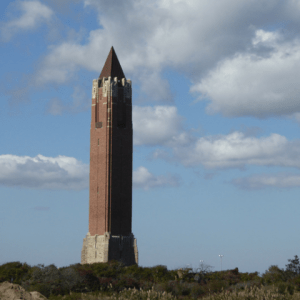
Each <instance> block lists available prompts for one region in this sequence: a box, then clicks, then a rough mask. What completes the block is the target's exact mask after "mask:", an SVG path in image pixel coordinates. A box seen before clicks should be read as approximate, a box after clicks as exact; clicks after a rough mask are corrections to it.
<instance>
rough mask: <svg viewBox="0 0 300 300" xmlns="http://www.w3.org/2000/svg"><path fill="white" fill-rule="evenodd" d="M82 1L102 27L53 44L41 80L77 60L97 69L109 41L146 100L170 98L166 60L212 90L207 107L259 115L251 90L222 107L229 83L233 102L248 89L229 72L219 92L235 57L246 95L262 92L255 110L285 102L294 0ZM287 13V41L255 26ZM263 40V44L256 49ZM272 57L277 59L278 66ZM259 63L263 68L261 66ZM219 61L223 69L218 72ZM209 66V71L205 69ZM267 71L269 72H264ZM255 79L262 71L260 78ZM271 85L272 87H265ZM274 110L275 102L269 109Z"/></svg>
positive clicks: (67, 70) (63, 76)
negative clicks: (85, 36) (82, 38)
mask: <svg viewBox="0 0 300 300" xmlns="http://www.w3.org/2000/svg"><path fill="white" fill-rule="evenodd" d="M84 3H85V9H89V8H91V9H95V10H96V11H97V14H98V20H99V26H100V29H96V30H93V31H91V32H90V34H89V37H88V40H87V42H86V43H84V44H82V43H80V42H78V41H74V42H63V43H61V44H60V45H56V46H53V47H51V50H50V53H49V54H48V55H47V56H46V57H45V59H44V61H43V62H42V64H41V65H40V69H39V72H38V74H37V81H38V83H39V84H41V83H47V82H55V83H65V82H67V81H68V80H70V79H71V78H72V75H73V74H74V72H76V71H77V70H79V69H80V68H85V69H88V70H91V71H95V72H97V73H98V72H100V70H101V68H102V66H103V64H104V60H105V58H106V55H107V53H108V51H109V47H110V46H111V45H114V47H115V49H116V51H117V54H118V56H119V58H120V60H121V63H122V66H123V69H124V71H125V74H126V75H127V77H130V78H132V79H133V80H136V82H139V83H140V85H141V90H142V91H144V92H145V93H147V94H148V95H149V100H151V101H170V97H171V96H170V95H171V94H170V91H169V86H168V82H167V81H166V80H164V79H163V76H162V72H163V71H164V70H165V69H166V68H172V69H174V70H177V71H179V72H180V73H183V74H185V75H187V76H188V77H189V78H190V79H191V80H192V81H193V82H194V84H195V86H194V91H196V92H197V93H203V94H206V95H207V96H209V97H210V96H211V97H212V99H213V100H212V101H213V104H214V105H212V106H210V108H209V109H210V110H211V111H221V110H222V112H223V113H224V114H227V115H233V114H235V115H236V114H240V115H243V114H247V113H248V114H251V113H254V114H256V115H257V111H256V109H255V108H251V107H252V106H255V107H256V104H255V105H254V104H253V105H252V104H251V103H253V102H254V103H256V102H255V101H258V100H256V99H252V98H251V102H250V105H248V106H249V110H248V111H247V110H246V108H244V106H243V105H240V106H242V108H239V107H236V108H235V109H234V107H233V108H232V109H231V110H229V109H228V111H226V107H225V106H222V105H221V104H220V103H223V102H224V97H225V96H226V97H227V98H228V97H229V95H232V93H233V92H232V90H233V89H234V88H236V91H237V93H236V94H234V99H235V100H234V101H233V100H231V103H233V102H236V101H237V99H238V100H239V101H240V102H241V103H243V104H244V103H245V101H246V100H245V99H244V95H245V93H246V92H245V91H244V90H243V89H242V88H241V86H240V85H238V86H236V84H234V83H231V81H233V80H234V79H235V77H232V79H231V81H230V82H229V85H228V89H229V91H228V92H227V93H225V96H222V95H220V94H221V92H220V93H219V91H220V90H222V89H225V87H226V85H227V82H226V84H225V87H224V82H225V81H226V80H225V79H224V78H223V77H224V76H225V77H226V76H227V77H228V78H229V79H230V78H231V77H230V76H231V75H230V74H231V73H230V74H229V75H228V74H227V73H228V71H227V69H228V68H229V67H228V65H229V63H233V64H234V65H233V66H232V72H233V75H235V73H238V75H244V77H243V76H242V77H241V78H240V77H239V81H238V82H239V83H241V84H244V85H242V87H246V90H250V94H249V95H248V94H247V95H246V99H248V100H249V98H250V96H256V95H258V94H259V93H260V92H263V94H262V95H260V94H259V96H260V99H262V98H263V100H264V102H263V103H262V105H263V106H265V107H266V108H265V109H263V110H262V111H263V112H262V113H261V115H264V114H265V116H267V115H268V114H267V110H268V109H269V107H270V104H269V102H270V101H273V102H272V103H274V101H275V103H274V104H275V106H280V107H282V106H284V104H282V103H283V102H284V101H285V99H283V98H284V96H287V93H286V92H283V91H282V90H283V89H284V88H285V87H287V85H288V82H290V87H291V88H292V89H291V90H292V92H291V94H290V98H293V96H294V95H295V94H296V91H295V87H296V86H295V81H296V79H293V80H292V81H290V79H292V77H293V76H294V75H295V70H296V69H297V68H298V66H297V65H296V66H292V68H290V66H291V64H292V63H293V62H296V58H297V55H298V54H297V53H298V50H297V47H298V44H297V42H296V40H293V39H294V38H295V36H297V32H299V30H298V31H297V30H296V29H297V28H299V27H300V26H299V25H300V20H299V18H296V15H297V14H299V12H300V7H299V5H297V3H296V1H293V0H287V1H284V3H281V2H280V1H270V0H254V1H248V2H246V3H245V2H241V1H238V0H226V1H222V2H220V1H198V0H189V1H179V0H163V1H162V0H154V1H148V2H141V1H136V0H128V1H126V2H124V1H120V0H116V1H105V0H85V1H84ZM285 20H289V24H288V26H287V27H286V29H287V30H290V33H291V34H289V35H287V36H288V38H289V39H290V40H291V42H287V41H282V40H281V39H278V38H277V37H276V36H274V35H272V33H266V32H265V33H263V32H262V31H260V28H262V27H264V26H268V25H270V24H271V25H272V24H274V23H277V24H278V23H279V22H280V21H285ZM255 32H256V35H255ZM268 35H269V36H268ZM262 44H263V45H264V48H265V50H264V51H258V48H259V47H261V45H262ZM103 45H107V47H103ZM262 52H264V53H265V54H268V52H270V55H271V57H270V58H269V59H268V58H267V57H265V59H266V60H264V59H262V57H261V56H259V55H258V54H255V53H262ZM237 53H240V55H237ZM251 54H253V55H251ZM285 54H286V55H285ZM99 58H101V59H102V60H100V59H99ZM218 63H219V64H218ZM276 63H279V65H278V66H276ZM296 64H297V63H296ZM216 65H218V69H214V68H215V67H216ZM272 66H273V71H274V72H273V71H272ZM244 67H246V70H245V71H244V73H246V72H248V71H249V72H250V71H251V72H250V74H249V75H247V74H244V73H243V68H244ZM280 67H283V72H284V73H283V75H284V76H285V77H286V79H284V80H283V81H284V82H283V83H281V84H280V85H279V86H278V84H277V83H278V81H279V79H278V76H279V75H280V74H279V73H278V70H279V69H280ZM260 68H262V71H259V69H260ZM219 69H220V70H221V71H222V72H221V75H219V77H220V78H219V77H218V70H219ZM236 69H238V70H237V71H236ZM210 70H215V71H212V72H213V73H209V71H210ZM258 71H259V72H258ZM224 72H225V73H224ZM256 72H258V73H259V74H258V77H257V79H256V78H254V79H256V80H254V82H253V83H252V79H253V73H256ZM241 73H242V74H241ZM208 74H209V75H208ZM222 74H224V76H223V75H222ZM233 75H232V76H233ZM203 76H204V78H203ZM222 76H223V77H222ZM269 76H271V78H269V79H266V78H265V77H269ZM211 77H214V78H216V79H218V80H219V82H220V83H222V85H221V87H217V89H216V92H214V90H213V89H212V85H213V82H214V81H213V80H210V78H211ZM279 77H280V76H279ZM281 77H283V76H281ZM202 78H203V80H201V79H202ZM260 79H263V81H262V82H263V83H262V84H261V83H260V81H259V80H260ZM273 81H274V83H272V82H273ZM200 83H201V84H200ZM245 83H246V85H245ZM256 85H257V86H256ZM271 88H275V89H274V90H270V89H271ZM266 91H270V92H269V93H267V92H266ZM214 93H218V94H217V95H215V94H214ZM215 99H219V100H218V101H217V100H215ZM220 99H221V100H220ZM241 99H242V100H241ZM291 102H292V100H291V101H288V104H287V105H288V106H289V107H290V106H293V105H292V104H290V103H291ZM215 103H216V104H215ZM224 103H225V102H224ZM232 106H233V104H232ZM236 106H238V104H236ZM294 106H296V105H294ZM294 106H293V107H294ZM243 109H244V110H243ZM251 109H252V110H251ZM290 109H291V108H287V109H285V110H283V113H284V114H287V113H289V112H290ZM297 109H298V107H297ZM278 111H279V109H277V110H276V109H273V110H271V114H276V113H277V112H278Z"/></svg>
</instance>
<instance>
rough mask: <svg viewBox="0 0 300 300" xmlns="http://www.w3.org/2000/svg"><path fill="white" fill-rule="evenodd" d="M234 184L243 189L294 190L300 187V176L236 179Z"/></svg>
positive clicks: (273, 175) (233, 181)
mask: <svg viewBox="0 0 300 300" xmlns="http://www.w3.org/2000/svg"><path fill="white" fill-rule="evenodd" d="M232 183H233V184H234V185H235V186H237V187H239V188H242V189H261V188H267V187H275V188H293V187H300V174H286V173H280V174H260V175H254V176H249V177H245V178H238V179H234V180H232Z"/></svg>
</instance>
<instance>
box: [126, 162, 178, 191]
mask: <svg viewBox="0 0 300 300" xmlns="http://www.w3.org/2000/svg"><path fill="white" fill-rule="evenodd" d="M132 181H133V188H135V189H144V190H148V189H151V188H157V187H175V186H179V184H180V178H179V177H178V176H174V175H166V176H165V175H159V176H155V175H153V174H151V173H150V172H149V171H148V170H147V169H146V168H145V167H139V168H137V170H135V171H133V178H132Z"/></svg>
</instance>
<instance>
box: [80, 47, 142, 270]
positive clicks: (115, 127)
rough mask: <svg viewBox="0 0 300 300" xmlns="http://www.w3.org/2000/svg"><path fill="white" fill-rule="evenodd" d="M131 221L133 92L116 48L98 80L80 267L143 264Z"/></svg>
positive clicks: (94, 92) (95, 92)
mask: <svg viewBox="0 0 300 300" xmlns="http://www.w3.org/2000/svg"><path fill="white" fill-rule="evenodd" d="M131 220H132V93H131V80H126V78H125V75H124V73H123V70H122V67H121V65H120V63H119V60H118V58H117V55H116V53H115V51H114V48H113V47H112V48H111V50H110V52H109V54H108V57H107V59H106V62H105V64H104V67H103V69H102V72H101V74H100V76H99V78H98V79H95V80H93V89H92V120H91V144H90V202H89V232H88V234H87V236H86V238H84V239H83V247H82V251H81V263H82V264H85V263H95V262H107V261H109V260H112V259H114V260H119V261H121V262H123V263H124V264H125V265H131V264H135V263H138V251H137V244H136V239H135V238H134V236H133V234H132V232H131Z"/></svg>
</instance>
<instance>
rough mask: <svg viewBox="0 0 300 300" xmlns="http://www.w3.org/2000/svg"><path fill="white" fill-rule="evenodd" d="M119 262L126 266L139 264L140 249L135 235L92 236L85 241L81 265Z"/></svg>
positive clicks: (107, 234)
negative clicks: (110, 261)
mask: <svg viewBox="0 0 300 300" xmlns="http://www.w3.org/2000/svg"><path fill="white" fill-rule="evenodd" d="M109 260H118V261H120V262H122V263H124V264H125V265H133V264H138V249H137V243H136V239H135V238H134V236H133V234H131V235H130V236H114V235H113V236H112V235H110V234H109V233H108V232H106V233H105V234H104V235H94V236H91V235H90V233H88V234H87V235H86V237H85V238H84V239H83V246H82V251H81V263H82V264H92V263H98V262H108V261H109Z"/></svg>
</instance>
